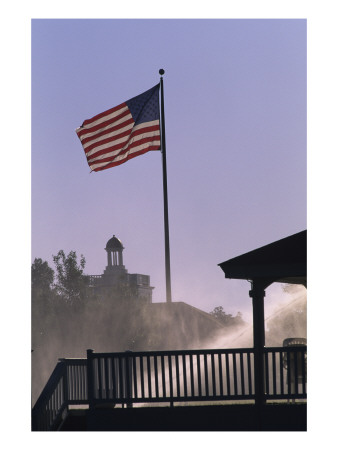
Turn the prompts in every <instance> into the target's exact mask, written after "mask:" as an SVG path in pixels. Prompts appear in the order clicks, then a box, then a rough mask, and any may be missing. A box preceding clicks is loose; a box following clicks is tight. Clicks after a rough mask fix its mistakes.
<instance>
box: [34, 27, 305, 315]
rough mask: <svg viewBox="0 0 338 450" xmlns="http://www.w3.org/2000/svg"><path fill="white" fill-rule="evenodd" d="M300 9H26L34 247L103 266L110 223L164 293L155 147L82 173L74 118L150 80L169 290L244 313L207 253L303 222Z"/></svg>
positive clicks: (250, 243) (232, 251)
mask: <svg viewBox="0 0 338 450" xmlns="http://www.w3.org/2000/svg"><path fill="white" fill-rule="evenodd" d="M306 27H307V24H306V20H301V19H293V20H288V19H284V20H280V19H274V20H256V19H255V20H254V19H252V20H227V19H215V20H206V19H204V20H196V19H191V20H183V19H181V20H166V19H162V20H144V19H142V20H130V19H120V20H108V19H101V20H96V19H95V20H94V19H91V20H84V19H82V20H71V19H67V20H63V19H60V20H33V21H32V197H31V202H32V253H31V256H32V260H34V258H36V257H39V258H42V259H43V260H47V261H48V262H49V263H50V265H51V266H53V263H52V255H55V254H56V253H57V252H58V251H59V250H60V249H63V250H65V251H66V252H69V251H70V250H75V251H76V252H77V254H78V255H80V254H83V255H84V256H85V257H86V260H87V265H86V273H88V274H93V275H94V274H101V273H102V272H103V270H104V268H105V266H106V264H107V261H106V252H105V250H104V247H105V244H106V242H107V241H108V239H110V238H111V237H112V236H113V234H115V235H116V236H117V237H118V238H120V239H121V241H122V242H123V244H124V246H125V250H124V264H125V266H126V268H127V270H128V272H129V273H143V274H149V275H150V277H151V284H152V286H154V287H155V289H154V292H153V299H154V301H165V268H164V229H163V193H162V161H161V153H160V152H149V153H147V154H146V155H143V156H140V157H137V158H134V159H133V160H131V161H129V162H127V163H126V164H123V165H121V166H118V167H115V168H112V169H109V170H105V171H102V172H99V173H91V174H90V173H89V172H90V170H89V167H88V165H87V162H86V159H85V156H84V152H83V149H82V146H81V144H80V141H79V139H78V137H77V135H76V133H75V128H77V127H78V126H80V125H81V124H82V122H83V120H85V119H88V118H90V117H92V116H94V115H95V114H98V113H100V112H102V111H104V110H106V109H108V108H111V107H113V106H116V105H118V104H119V103H121V102H123V101H125V100H128V99H130V98H131V97H134V96H136V95H138V94H140V93H142V92H144V91H145V90H147V89H149V88H150V87H152V86H154V85H155V84H157V83H158V82H159V75H158V70H159V69H160V68H164V70H165V75H164V95H165V118H166V144H167V169H168V196H169V227H170V247H171V271H172V295H173V301H184V302H186V303H188V304H190V305H193V306H195V307H197V308H200V309H202V310H204V311H207V312H209V311H211V310H212V309H213V308H214V307H215V306H220V305H221V306H223V308H224V309H225V310H226V311H228V312H230V313H233V314H236V313H237V311H242V312H244V313H246V311H249V312H250V314H251V301H250V298H249V296H248V290H249V288H250V285H249V283H248V282H246V281H236V280H226V279H225V278H224V275H223V272H222V271H221V269H220V268H219V267H218V266H217V264H219V263H221V262H223V261H225V260H227V259H229V258H232V257H235V256H237V255H240V254H242V253H245V252H247V251H250V250H253V249H255V248H257V247H259V246H262V245H265V244H268V243H270V242H272V241H274V240H277V239H281V238H283V237H286V236H288V235H291V234H294V233H297V232H299V231H302V230H304V229H306V228H307V223H306V169H307V168H306V136H307V124H306V114H307V105H306V101H307V99H306V93H307V80H306V52H307V36H306Z"/></svg>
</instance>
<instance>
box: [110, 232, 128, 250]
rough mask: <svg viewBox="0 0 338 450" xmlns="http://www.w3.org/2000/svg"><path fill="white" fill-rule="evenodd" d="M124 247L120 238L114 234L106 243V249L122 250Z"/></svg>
mask: <svg viewBox="0 0 338 450" xmlns="http://www.w3.org/2000/svg"><path fill="white" fill-rule="evenodd" d="M123 249H124V247H123V245H122V242H121V241H120V239H118V238H117V237H116V236H115V235H114V236H113V237H112V238H111V239H109V241H108V242H107V244H106V250H123Z"/></svg>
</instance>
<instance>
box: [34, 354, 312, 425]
mask: <svg viewBox="0 0 338 450" xmlns="http://www.w3.org/2000/svg"><path fill="white" fill-rule="evenodd" d="M254 364H255V351H254V349H253V348H242V349H216V350H180V351H156V352H155V351H154V352H123V353H94V352H93V351H92V350H88V351H87V359H63V360H60V362H59V363H58V365H57V366H56V368H55V370H54V372H53V373H52V375H51V377H50V379H49V381H48V383H47V385H46V387H45V389H44V390H43V392H42V394H41V395H40V397H39V399H38V400H37V402H36V404H35V406H34V408H33V411H32V429H33V430H52V429H55V428H56V427H57V424H58V423H59V422H60V420H61V418H62V415H63V413H64V411H65V410H67V409H68V406H69V405H81V404H86V405H89V407H90V408H95V407H98V406H104V405H110V406H114V405H116V404H122V405H127V406H132V404H133V403H159V402H168V403H170V404H171V405H173V404H174V402H176V403H177V402H196V401H199V402H203V401H221V400H222V401H223V400H257V399H256V396H255V380H254ZM264 366H265V370H264V385H265V393H264V400H265V401H266V400H276V399H289V400H295V399H306V347H305V346H300V347H272V348H265V349H264Z"/></svg>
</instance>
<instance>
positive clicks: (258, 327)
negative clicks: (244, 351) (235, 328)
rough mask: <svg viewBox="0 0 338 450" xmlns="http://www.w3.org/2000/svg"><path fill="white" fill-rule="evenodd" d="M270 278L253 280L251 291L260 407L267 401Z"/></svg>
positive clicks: (256, 389) (257, 389)
mask: <svg viewBox="0 0 338 450" xmlns="http://www.w3.org/2000/svg"><path fill="white" fill-rule="evenodd" d="M270 284H271V283H270V281H269V280H264V279H263V280H261V279H254V280H252V286H251V291H250V292H249V295H250V297H251V298H252V308H253V338H254V352H255V353H254V354H255V369H254V373H255V403H256V405H257V406H258V407H260V406H262V405H264V403H265V377H264V346H265V328H264V297H265V289H266V288H267V287H268V286H269V285H270Z"/></svg>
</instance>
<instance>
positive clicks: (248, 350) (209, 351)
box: [92, 347, 254, 358]
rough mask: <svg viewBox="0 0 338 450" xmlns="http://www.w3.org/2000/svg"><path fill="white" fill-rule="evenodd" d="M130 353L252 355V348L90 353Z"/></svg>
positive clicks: (103, 354) (117, 354) (142, 354)
mask: <svg viewBox="0 0 338 450" xmlns="http://www.w3.org/2000/svg"><path fill="white" fill-rule="evenodd" d="M129 352H130V355H132V356H162V355H163V356H165V355H210V354H216V355H217V354H224V353H253V352H254V348H253V347H250V348H230V349H229V348H227V349H203V350H151V351H136V352H135V351H130V350H127V351H125V352H107V353H106V352H95V351H93V352H92V355H93V356H94V357H95V358H104V357H107V358H108V357H112V356H114V357H125V356H126V355H128V353H129Z"/></svg>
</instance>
